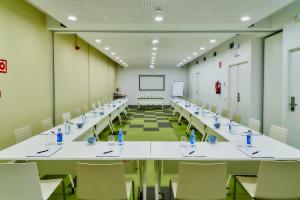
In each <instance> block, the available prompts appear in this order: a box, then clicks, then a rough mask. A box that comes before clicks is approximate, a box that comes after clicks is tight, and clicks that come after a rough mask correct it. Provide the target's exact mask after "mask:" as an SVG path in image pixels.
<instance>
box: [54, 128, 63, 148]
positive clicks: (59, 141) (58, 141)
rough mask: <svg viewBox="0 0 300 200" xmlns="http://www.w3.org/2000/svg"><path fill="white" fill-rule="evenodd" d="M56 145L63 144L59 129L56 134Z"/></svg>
mask: <svg viewBox="0 0 300 200" xmlns="http://www.w3.org/2000/svg"><path fill="white" fill-rule="evenodd" d="M56 143H57V144H58V145H61V144H62V143H63V134H62V132H61V129H60V128H59V129H58V131H57V134H56Z"/></svg>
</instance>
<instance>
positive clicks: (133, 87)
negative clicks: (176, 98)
mask: <svg viewBox="0 0 300 200" xmlns="http://www.w3.org/2000/svg"><path fill="white" fill-rule="evenodd" d="M139 75H165V91H139ZM187 80H188V79H187V69H186V68H155V69H150V68H149V69H147V68H129V69H128V68H127V69H124V68H121V67H119V68H118V70H117V87H119V88H120V89H121V92H122V93H125V94H127V95H128V98H129V104H130V105H135V104H137V97H140V96H141V95H144V94H157V95H160V96H162V97H164V98H165V103H166V104H169V101H170V97H171V95H172V83H173V81H184V83H185V88H184V96H185V97H186V96H187V88H188V87H187Z"/></svg>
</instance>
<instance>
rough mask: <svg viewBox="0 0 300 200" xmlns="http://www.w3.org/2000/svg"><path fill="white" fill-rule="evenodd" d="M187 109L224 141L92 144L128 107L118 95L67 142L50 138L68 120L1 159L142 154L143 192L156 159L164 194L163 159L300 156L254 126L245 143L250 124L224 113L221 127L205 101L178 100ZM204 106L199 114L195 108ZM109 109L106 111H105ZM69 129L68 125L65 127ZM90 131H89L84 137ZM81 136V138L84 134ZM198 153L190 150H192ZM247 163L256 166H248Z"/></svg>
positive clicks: (239, 159)
mask: <svg viewBox="0 0 300 200" xmlns="http://www.w3.org/2000/svg"><path fill="white" fill-rule="evenodd" d="M172 101H174V103H176V104H177V105H180V107H181V109H185V110H186V111H188V112H189V113H190V114H191V115H194V116H196V117H197V119H199V120H201V121H202V122H203V123H205V125H206V126H208V127H210V128H211V129H212V130H213V131H215V132H216V133H218V134H220V135H221V136H222V138H224V139H225V140H224V141H218V142H217V143H215V144H210V143H208V142H205V141H203V142H196V145H195V146H193V147H191V146H190V145H189V143H188V142H181V141H172V142H171V141H125V142H124V144H123V145H118V144H117V143H114V144H112V143H111V142H110V141H97V142H96V143H95V144H88V143H87V142H86V138H87V137H88V136H90V135H92V134H93V131H91V130H94V129H95V126H97V124H99V123H100V122H101V121H102V120H103V119H105V118H106V117H109V115H110V113H112V112H114V111H116V110H117V109H118V108H120V107H122V106H123V105H124V104H125V103H127V100H117V101H114V102H111V103H110V104H109V105H105V106H104V109H102V108H97V109H96V112H93V111H90V112H89V113H86V116H87V122H86V123H85V124H84V126H83V127H82V128H80V129H79V128H77V127H76V126H75V125H74V126H71V133H69V134H64V142H63V144H62V145H56V144H52V145H49V144H47V143H48V142H49V136H50V135H49V134H51V131H56V130H57V129H58V128H63V125H62V124H61V125H58V126H56V127H54V128H53V129H50V130H48V131H44V132H42V133H40V134H38V135H35V136H33V137H31V138H29V139H27V140H24V141H23V142H20V143H18V144H16V145H13V146H11V147H8V148H7V149H4V150H2V151H0V160H27V161H31V160H32V161H58V162H59V161H61V162H63V161H75V162H77V161H127V160H136V161H138V162H139V181H140V186H142V187H141V188H140V189H141V190H140V192H141V193H142V194H143V199H146V196H147V195H146V192H147V177H146V174H147V173H146V166H147V165H146V161H147V160H154V163H155V198H156V199H159V194H160V180H161V175H162V174H161V172H162V161H175V162H179V161H192V162H215V161H222V162H228V163H231V162H238V163H240V162H248V161H250V162H253V161H254V162H259V161H261V160H300V151H299V150H298V149H296V148H294V147H291V146H289V145H287V144H284V143H281V142H279V141H276V140H274V139H272V138H270V137H268V136H266V135H263V134H261V133H258V132H255V131H253V134H252V135H253V136H252V137H253V147H247V146H246V145H245V143H246V142H245V141H246V135H245V131H247V130H248V129H249V128H247V127H245V126H243V125H240V124H236V126H235V127H236V128H235V133H234V134H232V133H230V132H229V129H228V126H227V123H228V119H226V118H221V120H220V122H221V127H220V128H218V129H216V128H215V127H214V125H213V124H214V120H215V119H214V115H215V114H214V113H211V112H209V111H206V114H205V116H203V115H202V114H201V111H199V107H198V106H196V105H192V104H189V103H188V102H186V101H184V100H179V99H176V100H172ZM197 108H198V111H199V114H196V113H195V112H196V111H197ZM103 110H104V113H103V114H102V115H101V114H100V112H102V111H103ZM81 120H82V119H81V117H80V116H79V117H77V118H74V119H72V120H71V122H72V123H74V124H76V123H77V122H80V121H81ZM62 130H64V129H62ZM83 136H84V137H83ZM79 138H80V139H79ZM52 147H53V148H59V149H58V150H57V151H55V152H54V153H53V154H52V155H49V156H41V155H37V152H38V151H40V150H43V149H45V148H52ZM244 148H250V149H251V148H255V149H257V150H259V153H257V154H255V155H254V156H252V155H249V154H247V153H245V152H244V151H242V150H243V149H244ZM115 149H116V150H118V149H121V151H119V154H115V155H114V154H113V155H103V152H106V151H107V150H114V151H115ZM190 151H194V152H195V153H194V154H192V155H189V154H188V152H190ZM246 167H247V168H248V167H250V166H248V165H247V166H246Z"/></svg>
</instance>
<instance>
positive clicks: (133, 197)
mask: <svg viewBox="0 0 300 200" xmlns="http://www.w3.org/2000/svg"><path fill="white" fill-rule="evenodd" d="M132 199H133V200H135V196H134V181H132Z"/></svg>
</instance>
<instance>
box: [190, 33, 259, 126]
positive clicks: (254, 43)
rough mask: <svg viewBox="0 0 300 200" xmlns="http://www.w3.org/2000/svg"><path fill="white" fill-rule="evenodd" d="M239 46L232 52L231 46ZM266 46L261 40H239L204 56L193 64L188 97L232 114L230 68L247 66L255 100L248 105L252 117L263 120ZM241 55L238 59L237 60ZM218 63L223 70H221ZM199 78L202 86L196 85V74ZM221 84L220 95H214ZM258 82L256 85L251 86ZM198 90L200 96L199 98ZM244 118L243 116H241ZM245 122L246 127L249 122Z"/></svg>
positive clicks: (237, 38) (234, 39)
mask: <svg viewBox="0 0 300 200" xmlns="http://www.w3.org/2000/svg"><path fill="white" fill-rule="evenodd" d="M233 41H234V42H235V43H239V44H240V48H239V49H236V50H235V49H229V44H230V43H231V42H233ZM262 50H263V45H262V39H261V38H255V37H252V38H251V37H249V36H236V37H234V38H232V39H230V40H228V41H226V42H225V43H223V44H222V45H220V46H218V47H216V48H215V49H213V50H211V51H210V52H208V53H207V54H205V55H204V56H205V57H206V61H204V60H203V57H204V56H201V57H200V58H198V59H197V60H198V61H199V63H198V64H196V61H193V62H192V63H191V64H190V68H189V93H188V94H189V97H191V98H192V99H197V98H198V99H200V101H201V102H202V103H205V104H206V103H208V104H209V105H215V106H217V108H218V112H221V110H222V109H228V110H229V91H230V90H229V67H230V66H232V65H235V64H238V63H242V62H248V64H249V67H250V70H251V94H252V95H253V94H255V99H251V105H249V111H250V112H249V114H250V117H254V118H256V119H259V120H261V118H262V74H263V71H262V69H263V67H262V56H263V52H262ZM215 51H216V52H217V56H216V57H213V52H215ZM236 53H238V55H239V56H236ZM219 62H222V67H221V68H219ZM197 73H199V74H200V83H198V85H197V84H196V74H197ZM218 80H219V81H220V82H221V84H222V92H221V95H218V94H216V93H215V82H216V81H218ZM253 82H256V83H255V84H252V83H253ZM197 87H198V90H199V95H198V96H197V95H196V89H197ZM241 114H242V113H241ZM242 122H244V124H245V123H247V122H248V119H245V118H244V119H243V117H242Z"/></svg>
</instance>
